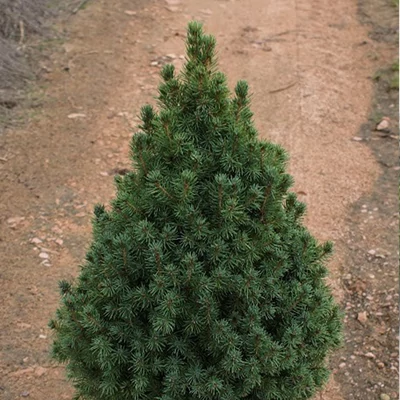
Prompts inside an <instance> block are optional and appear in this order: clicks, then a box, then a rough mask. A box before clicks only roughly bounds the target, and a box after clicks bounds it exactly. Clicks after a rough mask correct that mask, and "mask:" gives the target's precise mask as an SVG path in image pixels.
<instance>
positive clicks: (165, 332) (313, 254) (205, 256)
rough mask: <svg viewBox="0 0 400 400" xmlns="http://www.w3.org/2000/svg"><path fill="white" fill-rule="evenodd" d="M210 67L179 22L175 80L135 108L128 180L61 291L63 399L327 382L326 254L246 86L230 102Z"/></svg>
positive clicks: (336, 323) (271, 396)
mask: <svg viewBox="0 0 400 400" xmlns="http://www.w3.org/2000/svg"><path fill="white" fill-rule="evenodd" d="M214 53H215V39H214V37H212V36H207V35H204V34H203V32H202V27H201V25H200V24H198V23H196V22H193V23H190V24H189V28H188V35H187V62H186V65H185V67H184V69H183V72H182V73H181V74H180V75H178V76H176V75H175V73H174V67H173V66H172V65H166V66H165V67H164V68H163V70H162V73H161V75H162V78H163V83H162V84H161V85H160V87H159V97H158V100H159V111H158V112H156V111H155V110H154V109H153V108H152V107H151V106H145V107H143V109H142V112H141V118H142V122H143V123H142V125H141V127H140V128H141V131H140V132H139V133H137V134H136V135H135V136H134V137H133V139H132V158H133V160H134V162H135V169H134V172H130V173H128V174H127V175H125V176H123V177H119V178H118V179H116V182H117V195H116V198H115V200H114V201H113V203H112V207H111V209H110V211H106V210H105V208H104V207H103V206H97V207H96V208H95V217H94V221H93V227H94V229H93V231H94V233H93V235H94V238H93V242H92V244H91V247H90V250H89V251H88V253H87V257H86V262H85V264H84V266H83V267H82V270H81V273H80V275H79V277H78V279H77V282H76V283H74V284H70V283H68V282H61V283H60V288H61V293H62V305H61V306H60V308H59V309H58V310H57V314H56V317H55V318H54V320H52V321H51V322H50V327H51V328H52V329H53V330H54V331H55V342H54V346H53V355H54V357H55V358H56V359H57V360H59V361H61V362H66V363H67V371H68V374H69V377H70V378H71V379H72V381H73V383H74V385H75V387H76V393H77V395H76V398H77V399H96V400H124V399H126V400H135V399H137V400H189V399H190V400H195V399H199V400H212V399H213V400H214V399H215V400H239V399H252V400H253V399H254V400H256V399H257V400H258V399H259V400H261V399H263V400H264V399H265V400H284V399H285V400H286V399H287V400H289V399H290V400H296V399H308V398H310V397H311V396H312V395H313V394H314V393H315V391H316V390H317V389H318V388H320V387H321V386H322V385H323V384H324V383H325V382H326V380H327V377H328V369H327V367H326V356H327V355H328V354H329V352H330V351H331V350H332V349H333V348H335V347H337V346H338V345H339V343H340V331H341V316H340V311H339V308H338V306H337V305H336V304H335V302H334V300H333V298H332V295H331V292H330V289H329V288H328V287H327V286H326V284H325V283H324V280H323V278H324V276H325V275H326V273H327V270H326V267H325V265H324V264H325V259H326V257H327V256H328V255H329V254H330V253H331V248H332V246H331V244H330V243H325V244H322V245H320V244H318V243H317V241H316V240H315V238H314V237H313V236H311V234H310V233H309V232H308V231H307V229H306V228H305V227H304V226H303V225H302V222H301V217H302V215H303V214H304V212H305V206H304V204H303V203H300V202H299V201H298V200H297V199H296V195H295V194H294V193H290V192H288V189H289V187H290V186H291V184H292V178H291V176H290V175H288V174H287V173H286V172H285V163H286V161H287V155H286V153H285V151H284V150H283V149H282V148H281V147H279V146H277V145H275V144H272V143H270V142H267V141H260V140H259V139H258V138H257V131H256V130H255V128H254V126H253V123H252V113H251V111H250V109H249V97H248V87H247V84H246V83H245V82H243V81H241V82H238V84H237V86H236V88H235V95H234V96H233V98H230V97H229V91H228V88H227V84H226V78H225V76H224V75H223V74H222V73H220V72H217V71H216V69H215V67H216V62H215V54H214Z"/></svg>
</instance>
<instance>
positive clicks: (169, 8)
mask: <svg viewBox="0 0 400 400" xmlns="http://www.w3.org/2000/svg"><path fill="white" fill-rule="evenodd" d="M166 8H167V10H168V11H170V12H177V11H179V7H176V6H169V7H166Z"/></svg>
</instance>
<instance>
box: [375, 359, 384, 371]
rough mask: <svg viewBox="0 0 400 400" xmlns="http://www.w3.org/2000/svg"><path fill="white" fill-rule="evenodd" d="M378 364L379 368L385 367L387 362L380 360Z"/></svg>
mask: <svg viewBox="0 0 400 400" xmlns="http://www.w3.org/2000/svg"><path fill="white" fill-rule="evenodd" d="M376 365H377V366H378V368H379V369H383V368H385V364H384V363H383V362H382V361H378V362H377V363H376Z"/></svg>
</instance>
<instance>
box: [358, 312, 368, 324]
mask: <svg viewBox="0 0 400 400" xmlns="http://www.w3.org/2000/svg"><path fill="white" fill-rule="evenodd" d="M357 319H358V320H359V321H360V322H361V323H362V324H364V323H365V322H367V319H368V317H367V312H366V311H361V312H359V313H358V314H357Z"/></svg>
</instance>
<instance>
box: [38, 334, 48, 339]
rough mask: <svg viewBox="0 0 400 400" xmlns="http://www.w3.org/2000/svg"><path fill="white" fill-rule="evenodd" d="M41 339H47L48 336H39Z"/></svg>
mask: <svg viewBox="0 0 400 400" xmlns="http://www.w3.org/2000/svg"><path fill="white" fill-rule="evenodd" d="M39 339H47V336H46V335H43V334H40V335H39Z"/></svg>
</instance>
